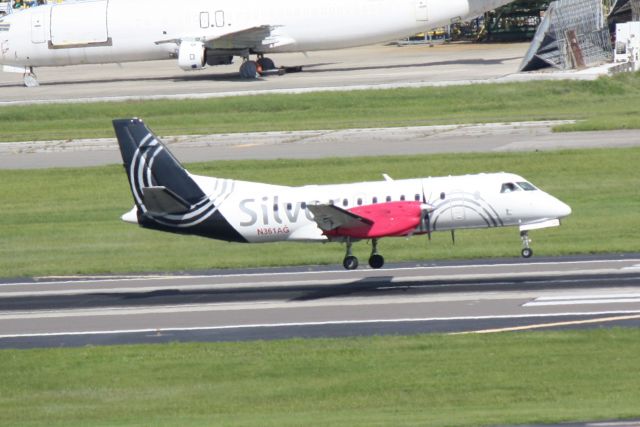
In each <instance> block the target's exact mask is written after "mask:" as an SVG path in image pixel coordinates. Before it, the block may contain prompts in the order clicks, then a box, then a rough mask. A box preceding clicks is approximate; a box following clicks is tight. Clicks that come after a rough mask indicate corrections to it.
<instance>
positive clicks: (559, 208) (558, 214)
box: [552, 196, 571, 219]
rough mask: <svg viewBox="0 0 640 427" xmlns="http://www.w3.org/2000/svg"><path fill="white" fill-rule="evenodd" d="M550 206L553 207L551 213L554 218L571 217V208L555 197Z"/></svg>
mask: <svg viewBox="0 0 640 427" xmlns="http://www.w3.org/2000/svg"><path fill="white" fill-rule="evenodd" d="M552 197H553V196H552ZM552 206H553V208H552V211H553V217H554V218H558V219H560V218H564V217H565V216H569V215H571V206H569V205H568V204H566V203H564V202H562V201H560V200H558V199H556V198H555V197H554V203H553V205H552Z"/></svg>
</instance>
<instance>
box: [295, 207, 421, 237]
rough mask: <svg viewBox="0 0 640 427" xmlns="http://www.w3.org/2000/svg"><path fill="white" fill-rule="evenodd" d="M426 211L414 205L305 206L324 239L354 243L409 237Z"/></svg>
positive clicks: (419, 223)
mask: <svg viewBox="0 0 640 427" xmlns="http://www.w3.org/2000/svg"><path fill="white" fill-rule="evenodd" d="M429 208H430V207H428V206H427V205H424V204H423V203H421V202H418V201H415V202H414V201H402V202H387V203H377V204H372V205H365V206H356V207H354V208H351V209H349V210H344V209H341V208H339V207H337V206H333V205H326V204H315V205H313V204H309V205H307V209H309V210H310V211H311V213H312V214H313V216H314V220H315V222H316V223H317V224H318V227H320V229H321V230H322V231H323V232H324V234H325V235H326V236H329V237H339V236H344V237H353V238H356V239H369V238H378V237H387V236H405V235H409V234H412V233H413V232H414V231H415V230H416V228H417V227H419V226H420V225H421V224H422V221H423V215H424V212H428V211H429Z"/></svg>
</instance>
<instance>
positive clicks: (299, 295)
mask: <svg viewBox="0 0 640 427" xmlns="http://www.w3.org/2000/svg"><path fill="white" fill-rule="evenodd" d="M629 278H635V279H634V280H631V281H629ZM393 279H394V277H393V276H382V277H372V278H363V279H360V280H356V281H353V282H344V283H341V284H338V285H330V286H327V285H314V284H310V285H298V286H286V287H282V286H272V287H271V286H266V287H264V286H263V287H255V288H244V289H206V290H181V289H180V288H179V286H176V287H175V288H170V289H163V290H155V291H149V292H118V293H107V292H104V293H99V292H96V293H91V294H78V295H54V296H29V297H14V298H10V297H6V298H1V299H0V310H1V311H20V310H45V309H46V310H51V309H81V308H83V309H84V308H98V307H127V306H128V307H140V306H160V305H180V304H215V303H229V302H234V303H237V302H258V301H261V302H263V301H289V302H303V301H313V300H320V299H330V298H347V297H354V298H355V297H360V298H362V297H381V296H387V295H392V294H395V295H397V294H400V293H401V294H402V295H406V296H411V295H426V294H436V293H462V292H495V291H506V290H509V291H515V290H519V291H522V290H540V289H588V288H592V287H621V286H631V285H635V284H637V282H638V281H640V277H639V276H638V275H637V274H635V273H630V274H629V275H624V274H617V275H597V276H584V275H575V276H562V277H561V278H555V277H550V278H545V277H535V276H529V277H513V278H500V279H473V280H471V279H470V280H433V281H431V280H430V281H415V282H400V283H397V282H393Z"/></svg>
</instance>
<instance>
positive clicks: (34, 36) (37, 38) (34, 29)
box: [31, 11, 46, 43]
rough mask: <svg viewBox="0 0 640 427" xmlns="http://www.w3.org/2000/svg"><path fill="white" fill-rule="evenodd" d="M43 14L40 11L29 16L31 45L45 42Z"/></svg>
mask: <svg viewBox="0 0 640 427" xmlns="http://www.w3.org/2000/svg"><path fill="white" fill-rule="evenodd" d="M44 28H45V14H44V13H42V11H37V12H34V13H33V15H31V41H32V42H33V43H44V42H45V37H46V34H45V30H44Z"/></svg>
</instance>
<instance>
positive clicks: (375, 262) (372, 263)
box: [369, 254, 384, 268]
mask: <svg viewBox="0 0 640 427" xmlns="http://www.w3.org/2000/svg"><path fill="white" fill-rule="evenodd" d="M383 265H384V257H383V256H382V255H378V254H374V255H371V256H370V257H369V267H371V268H381V267H382V266H383Z"/></svg>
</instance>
